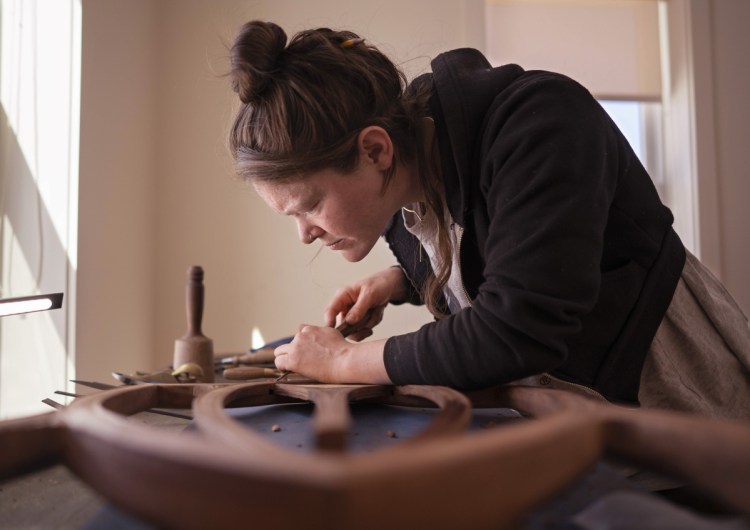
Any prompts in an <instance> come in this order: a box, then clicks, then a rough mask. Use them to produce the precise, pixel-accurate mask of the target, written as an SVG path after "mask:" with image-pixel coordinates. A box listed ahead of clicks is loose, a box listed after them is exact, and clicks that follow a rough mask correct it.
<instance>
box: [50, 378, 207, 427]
mask: <svg viewBox="0 0 750 530" xmlns="http://www.w3.org/2000/svg"><path fill="white" fill-rule="evenodd" d="M70 382H71V383H75V384H77V385H81V386H86V387H89V388H94V389H96V390H109V389H111V388H118V386H119V385H109V384H107V383H99V382H97V381H81V380H80V379H71V380H70ZM55 394H60V395H62V396H69V397H75V398H78V397H82V396H81V395H80V394H73V393H71V392H63V391H62V390H57V391H55ZM144 412H151V413H153V414H159V415H161V416H172V417H173V418H182V419H185V420H192V419H193V416H191V415H190V414H181V413H179V412H171V411H168V410H163V409H148V410H146V411H144Z"/></svg>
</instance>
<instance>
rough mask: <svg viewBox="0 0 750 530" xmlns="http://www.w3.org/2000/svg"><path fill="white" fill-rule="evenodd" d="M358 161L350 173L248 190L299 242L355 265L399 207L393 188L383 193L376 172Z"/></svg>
mask: <svg viewBox="0 0 750 530" xmlns="http://www.w3.org/2000/svg"><path fill="white" fill-rule="evenodd" d="M360 160H361V162H360V164H359V165H358V167H357V169H355V171H353V172H352V173H348V174H341V173H338V172H336V171H333V170H330V169H326V170H322V171H318V172H315V173H312V174H310V175H307V176H306V177H305V178H304V179H301V180H296V181H287V182H258V183H255V184H254V187H255V190H256V191H257V192H258V194H259V195H260V196H261V197H262V198H263V200H264V201H265V202H266V203H267V204H268V205H269V206H270V207H271V208H272V209H273V210H275V211H277V212H278V213H281V214H284V215H289V216H291V217H294V219H295V221H297V228H298V231H299V238H300V240H301V241H302V242H303V243H305V244H310V243H312V242H313V241H315V240H319V241H320V242H321V243H323V244H324V245H325V246H327V247H328V248H329V249H331V250H334V251H339V252H341V255H342V256H343V257H344V258H345V259H346V260H348V261H352V262H355V261H360V260H361V259H363V258H364V257H365V256H366V255H367V254H368V253H369V252H370V250H371V249H372V247H373V246H374V245H375V243H376V242H377V240H378V237H379V236H380V235H381V234H382V233H383V231H384V230H385V227H386V226H387V224H388V222H389V220H390V218H391V217H392V216H393V214H394V213H395V212H396V211H397V210H398V209H399V208H400V207H401V204H399V199H398V197H396V195H397V194H396V193H395V191H396V189H395V188H397V187H394V186H388V187H387V188H386V190H385V191H384V190H383V178H384V176H383V173H382V171H380V170H378V168H377V167H376V166H375V165H374V164H372V163H369V161H367V160H365V161H362V159H360Z"/></svg>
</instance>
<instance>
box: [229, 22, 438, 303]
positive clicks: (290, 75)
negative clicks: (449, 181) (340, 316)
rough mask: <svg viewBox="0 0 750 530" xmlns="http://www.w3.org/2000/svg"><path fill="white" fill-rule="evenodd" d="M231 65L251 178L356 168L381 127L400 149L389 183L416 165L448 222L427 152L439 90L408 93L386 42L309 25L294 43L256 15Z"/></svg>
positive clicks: (238, 146)
mask: <svg viewBox="0 0 750 530" xmlns="http://www.w3.org/2000/svg"><path fill="white" fill-rule="evenodd" d="M231 67H232V70H231V81H232V88H233V89H234V91H235V92H237V94H238V95H239V98H240V101H241V102H242V105H241V107H240V109H239V111H238V113H237V116H236V118H235V120H234V124H233V126H232V129H231V132H230V138H229V145H230V149H231V152H232V155H233V157H234V159H235V164H236V170H237V173H238V175H239V176H240V177H241V178H243V179H245V180H248V181H269V180H279V179H289V180H291V179H301V178H304V177H305V175H307V174H310V173H314V172H316V171H320V170H323V169H333V170H336V171H338V172H341V173H347V172H350V171H353V170H354V169H355V168H356V166H357V163H358V147H357V137H358V134H359V132H360V131H361V130H362V129H364V128H365V127H368V126H371V125H377V126H380V127H382V128H383V129H385V130H386V131H387V132H388V134H389V135H390V137H391V140H392V142H393V145H394V151H395V157H394V163H393V164H392V165H391V168H390V170H389V172H388V174H387V175H386V176H385V177H386V178H385V179H384V183H383V189H385V187H386V186H387V185H388V183H389V182H390V179H391V178H392V176H393V174H394V173H395V170H396V165H397V164H410V163H415V164H416V165H417V167H418V173H419V178H420V179H421V181H422V185H423V188H424V189H425V193H426V195H427V196H426V200H425V202H426V203H427V207H428V209H430V210H432V211H433V212H434V213H435V214H436V215H437V217H438V219H443V217H444V212H445V206H444V200H443V190H442V183H441V182H440V175H439V174H437V173H436V171H437V170H438V168H439V164H435V163H430V161H426V160H425V155H424V149H423V148H422V123H423V119H424V118H425V117H427V116H428V115H429V110H428V98H429V91H428V90H409V91H407V90H406V87H407V84H406V77H405V75H404V74H403V72H402V71H401V70H400V69H399V68H398V67H397V66H396V65H395V64H393V62H392V61H391V60H390V59H388V57H386V56H385V55H384V54H383V53H382V52H380V51H379V50H378V49H377V48H375V47H374V46H371V45H369V44H367V43H366V42H365V41H364V40H363V39H361V38H359V36H358V35H356V34H354V33H352V32H349V31H334V30H331V29H328V28H320V29H314V30H307V31H302V32H300V33H297V34H296V35H295V36H294V37H293V38H292V39H291V40H290V41H289V42H287V35H286V33H285V32H284V30H283V29H281V28H280V27H279V26H278V25H276V24H274V23H272V22H263V21H251V22H248V23H246V24H245V25H243V26H242V28H241V29H240V31H239V33H238V35H237V37H236V38H235V41H234V43H233V45H232V49H231ZM428 165H429V166H430V168H429V171H428V169H427V166H428ZM440 232H441V233H440V237H441V238H442V239H443V240H444V241H442V242H439V244H438V246H439V247H440V248H447V251H448V254H447V256H441V259H439V262H440V263H441V266H440V267H438V269H439V270H438V271H436V274H434V275H432V277H431V278H430V279H429V280H428V282H427V285H426V288H425V292H424V293H423V298H424V300H425V303H426V304H427V306H428V308H429V309H430V311H431V312H432V313H433V314H435V315H436V316H442V315H443V314H444V311H443V310H442V309H441V308H438V307H437V306H436V300H438V299H439V295H440V293H441V291H442V288H443V286H444V285H445V283H446V282H447V279H448V276H449V275H450V264H451V259H450V242H449V240H448V239H447V238H448V236H447V234H445V230H441V231H440ZM446 243H447V247H446ZM440 254H442V252H440ZM443 258H446V259H443ZM442 264H445V265H442Z"/></svg>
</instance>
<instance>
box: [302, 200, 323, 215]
mask: <svg viewBox="0 0 750 530" xmlns="http://www.w3.org/2000/svg"><path fill="white" fill-rule="evenodd" d="M318 206H320V201H317V202H316V203H315V204H313V205H312V206H310V207H309V208H306V209H305V211H304V212H302V213H304V214H311V213H315V211H316V210H317V209H318Z"/></svg>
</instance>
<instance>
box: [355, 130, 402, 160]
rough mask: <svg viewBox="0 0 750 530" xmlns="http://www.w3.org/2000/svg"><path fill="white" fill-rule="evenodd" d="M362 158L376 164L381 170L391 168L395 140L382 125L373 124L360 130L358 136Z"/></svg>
mask: <svg viewBox="0 0 750 530" xmlns="http://www.w3.org/2000/svg"><path fill="white" fill-rule="evenodd" d="M357 144H358V146H359V157H360V160H362V161H366V162H367V163H370V164H374V165H375V167H376V168H377V169H379V170H380V171H385V170H387V169H390V167H391V164H393V156H394V152H393V142H392V141H391V136H390V135H389V134H388V132H386V130H385V129H383V128H382V127H378V126H377V125H371V126H369V127H365V128H364V129H362V130H361V131H360V132H359V136H358V137H357Z"/></svg>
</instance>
